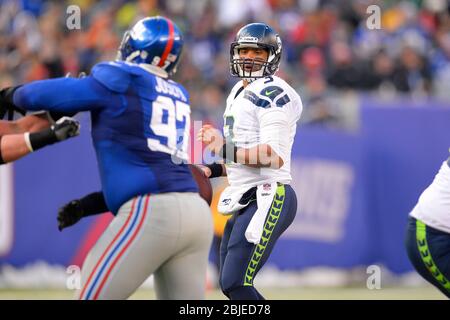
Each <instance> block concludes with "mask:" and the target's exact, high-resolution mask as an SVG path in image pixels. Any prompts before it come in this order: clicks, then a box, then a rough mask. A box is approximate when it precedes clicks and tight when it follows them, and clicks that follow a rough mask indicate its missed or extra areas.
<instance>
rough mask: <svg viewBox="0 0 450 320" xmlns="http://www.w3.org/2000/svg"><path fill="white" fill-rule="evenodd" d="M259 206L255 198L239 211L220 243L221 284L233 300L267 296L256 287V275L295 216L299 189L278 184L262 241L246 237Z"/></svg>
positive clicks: (225, 292) (230, 222) (227, 227)
mask: <svg viewBox="0 0 450 320" xmlns="http://www.w3.org/2000/svg"><path fill="white" fill-rule="evenodd" d="M280 208H281V210H279V209H280ZM256 210H257V204H256V201H252V202H251V203H250V204H249V205H248V206H247V207H245V208H244V209H241V210H240V211H238V212H236V213H235V214H234V215H233V216H232V217H231V218H230V219H229V220H228V221H227V224H226V226H225V230H224V235H223V238H222V243H221V246H220V287H221V289H222V291H223V293H224V294H225V295H226V296H227V297H228V298H230V299H232V300H259V299H264V298H263V297H262V296H261V295H260V294H259V292H258V291H257V290H256V289H255V288H254V287H253V279H254V277H255V276H256V274H257V273H258V271H259V270H260V269H261V267H262V266H263V265H264V263H265V262H266V261H267V259H268V258H269V256H270V253H271V252H272V249H273V247H274V245H275V243H276V241H277V240H278V238H279V237H280V236H281V234H282V233H283V232H284V231H285V230H286V229H287V228H288V227H289V226H290V225H291V223H292V221H293V220H294V218H295V214H296V212H297V197H296V195H295V191H294V190H293V189H292V187H291V186H289V185H280V186H278V188H277V193H276V195H275V198H274V201H273V203H272V208H271V212H270V213H269V214H268V218H267V219H266V223H265V227H264V229H265V230H264V234H263V237H262V239H261V241H260V242H259V244H258V245H255V244H253V243H250V242H248V241H247V239H246V238H245V230H246V229H247V226H248V224H249V223H250V220H251V219H252V217H253V215H254V214H255V212H256Z"/></svg>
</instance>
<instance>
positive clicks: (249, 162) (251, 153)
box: [197, 123, 286, 172]
mask: <svg viewBox="0 0 450 320" xmlns="http://www.w3.org/2000/svg"><path fill="white" fill-rule="evenodd" d="M280 126H281V124H278V123H277V124H275V127H276V129H280V130H281V131H283V130H285V128H286V127H285V128H279V127H280ZM272 130H274V129H273V128H272V125H271V126H270V132H272ZM277 134H278V133H277ZM197 139H198V140H200V141H202V142H204V143H205V144H206V148H207V149H208V150H210V151H211V152H213V153H214V154H216V155H218V156H220V157H222V158H223V159H226V160H230V161H233V162H236V163H241V164H244V165H246V166H249V167H252V168H268V167H270V168H275V169H278V168H281V167H282V166H283V164H284V161H283V159H282V158H281V157H280V156H279V155H278V153H277V152H276V151H275V148H274V147H273V146H272V144H271V143H273V142H275V141H272V140H274V139H267V140H269V141H270V142H271V143H261V144H258V145H256V146H254V147H251V148H238V147H236V145H234V144H233V143H225V139H224V138H223V136H222V133H221V132H220V131H219V130H217V129H215V128H213V127H212V126H210V125H204V126H203V127H202V128H201V129H200V130H199V132H198V134H197ZM277 140H278V139H277ZM223 167H224V166H223ZM225 172H226V171H225Z"/></svg>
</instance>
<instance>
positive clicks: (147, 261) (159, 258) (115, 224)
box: [76, 192, 213, 300]
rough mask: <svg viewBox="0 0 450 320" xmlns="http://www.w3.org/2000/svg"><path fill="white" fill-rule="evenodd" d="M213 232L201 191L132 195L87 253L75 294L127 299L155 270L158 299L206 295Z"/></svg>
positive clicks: (91, 297)
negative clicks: (78, 287)
mask: <svg viewBox="0 0 450 320" xmlns="http://www.w3.org/2000/svg"><path fill="white" fill-rule="evenodd" d="M212 236H213V226H212V216H211V211H210V209H209V207H208V204H207V203H206V202H205V201H204V200H203V199H202V198H200V196H199V195H198V194H197V193H190V192H189V193H176V192H173V193H164V194H155V195H153V194H150V195H145V196H139V197H136V198H133V199H131V200H130V201H128V202H127V203H125V204H124V205H123V206H122V207H121V208H120V210H119V212H118V214H117V216H116V217H115V218H114V219H113V221H112V222H111V224H110V225H109V226H108V228H107V229H106V230H105V232H104V233H103V234H102V236H101V237H100V239H99V240H98V241H97V243H96V244H95V245H94V247H93V248H92V249H91V251H90V252H89V254H88V256H87V257H86V260H85V262H84V264H83V268H82V271H81V289H80V290H78V291H77V293H76V298H78V299H126V298H128V297H129V296H130V295H131V294H133V292H134V291H135V290H136V289H137V288H138V287H139V286H140V285H141V284H142V283H143V282H144V281H145V280H146V279H147V278H148V277H149V276H150V275H151V274H153V275H154V283H155V290H156V297H157V298H158V299H194V300H198V299H204V295H205V286H206V268H207V264H208V255H209V248H210V245H211V241H212Z"/></svg>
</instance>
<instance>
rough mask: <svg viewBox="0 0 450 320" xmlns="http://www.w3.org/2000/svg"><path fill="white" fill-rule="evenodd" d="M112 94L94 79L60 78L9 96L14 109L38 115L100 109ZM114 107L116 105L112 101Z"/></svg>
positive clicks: (35, 82)
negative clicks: (41, 112)
mask: <svg viewBox="0 0 450 320" xmlns="http://www.w3.org/2000/svg"><path fill="white" fill-rule="evenodd" d="M108 98H109V99H112V98H111V92H110V91H109V90H108V89H107V88H106V87H105V86H103V85H102V84H100V83H99V82H98V81H97V80H95V79H94V78H93V77H91V76H88V77H85V78H82V79H77V78H57V79H49V80H41V81H34V82H31V83H29V84H24V85H22V86H20V87H18V88H17V89H15V90H13V93H12V94H10V95H8V97H7V99H8V101H7V102H8V103H9V104H12V105H14V107H17V108H20V109H25V110H31V111H39V110H48V111H52V112H63V113H76V112H79V111H88V110H93V109H96V108H100V107H102V106H103V105H104V101H105V99H108ZM111 103H114V101H111Z"/></svg>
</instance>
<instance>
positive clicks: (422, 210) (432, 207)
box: [411, 161, 450, 233]
mask: <svg viewBox="0 0 450 320" xmlns="http://www.w3.org/2000/svg"><path fill="white" fill-rule="evenodd" d="M411 216H412V217H414V218H416V219H418V220H421V221H422V222H423V223H425V224H426V225H428V226H430V227H432V228H435V229H438V230H441V231H444V232H448V233H450V167H449V164H448V163H447V161H446V162H444V163H443V164H442V166H441V169H440V170H439V172H438V174H437V175H436V177H435V178H434V180H433V182H432V183H431V185H430V186H429V187H428V188H427V189H425V191H424V192H423V193H422V195H421V196H420V198H419V201H418V203H417V205H416V206H415V207H414V209H413V210H412V212H411Z"/></svg>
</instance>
